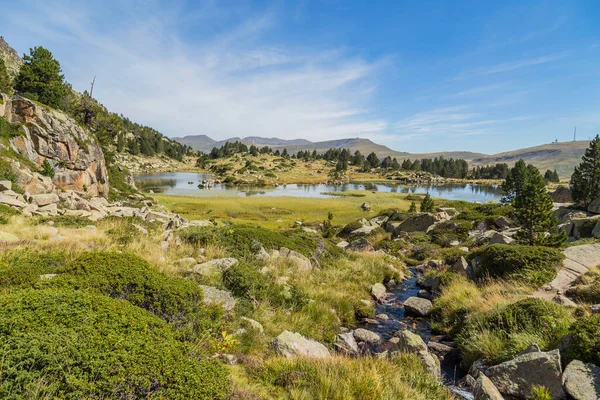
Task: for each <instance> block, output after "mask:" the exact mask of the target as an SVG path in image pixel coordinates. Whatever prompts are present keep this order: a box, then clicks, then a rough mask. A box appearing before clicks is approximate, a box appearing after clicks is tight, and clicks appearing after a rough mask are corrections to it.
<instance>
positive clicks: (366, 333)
mask: <svg viewBox="0 0 600 400" xmlns="http://www.w3.org/2000/svg"><path fill="white" fill-rule="evenodd" d="M353 334H354V338H355V339H356V340H358V341H359V342H366V343H372V344H375V343H379V342H381V336H379V335H378V334H377V333H375V332H372V331H370V330H368V329H363V328H358V329H355V330H354V332H353Z"/></svg>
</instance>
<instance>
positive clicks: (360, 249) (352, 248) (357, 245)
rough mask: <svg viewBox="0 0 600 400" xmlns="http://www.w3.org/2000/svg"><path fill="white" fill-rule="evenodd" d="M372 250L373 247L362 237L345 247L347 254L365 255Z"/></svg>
mask: <svg viewBox="0 0 600 400" xmlns="http://www.w3.org/2000/svg"><path fill="white" fill-rule="evenodd" d="M372 250H373V245H372V244H371V243H370V242H369V241H368V240H367V239H365V238H364V237H363V238H360V239H356V240H353V241H352V242H350V244H349V245H348V246H346V251H349V252H356V253H365V252H368V251H372Z"/></svg>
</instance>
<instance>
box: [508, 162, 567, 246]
mask: <svg viewBox="0 0 600 400" xmlns="http://www.w3.org/2000/svg"><path fill="white" fill-rule="evenodd" d="M536 172H537V173H532V174H531V175H530V176H529V177H528V179H527V181H526V182H525V184H524V185H523V187H522V189H521V190H520V191H519V193H517V194H516V195H515V197H514V200H513V202H512V205H513V209H514V213H515V216H516V217H517V219H518V220H519V222H520V223H521V229H520V230H519V231H518V232H517V234H516V237H517V239H519V240H520V241H522V242H524V243H526V244H529V245H531V246H533V245H541V244H544V242H545V239H546V235H547V234H548V233H549V232H550V231H552V230H553V229H554V228H555V226H556V221H554V220H553V218H552V211H553V210H552V207H553V203H552V199H551V198H550V196H549V195H548V191H547V189H546V183H545V182H544V178H542V175H541V174H540V173H539V172H538V171H537V170H536ZM565 239H566V238H565Z"/></svg>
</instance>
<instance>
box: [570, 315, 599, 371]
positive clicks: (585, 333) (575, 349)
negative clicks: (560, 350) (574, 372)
mask: <svg viewBox="0 0 600 400" xmlns="http://www.w3.org/2000/svg"><path fill="white" fill-rule="evenodd" d="M598 332H600V315H598V314H594V315H591V316H588V317H583V318H580V319H578V320H577V321H575V323H574V324H573V326H572V327H571V333H572V337H571V340H570V342H569V345H568V349H567V357H568V358H569V359H572V360H573V359H577V360H580V361H583V362H591V363H594V364H596V365H600V335H598Z"/></svg>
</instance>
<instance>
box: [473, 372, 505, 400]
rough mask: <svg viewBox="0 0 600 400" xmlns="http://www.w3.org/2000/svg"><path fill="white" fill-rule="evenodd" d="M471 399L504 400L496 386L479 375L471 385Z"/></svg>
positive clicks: (482, 375) (485, 377)
mask: <svg viewBox="0 0 600 400" xmlns="http://www.w3.org/2000/svg"><path fill="white" fill-rule="evenodd" d="M473 397H474V399H475V400H504V397H502V395H501V394H500V392H499V391H498V389H497V388H496V386H494V384H493V383H492V381H490V379H489V378H488V377H487V376H485V375H484V374H479V378H477V380H476V381H475V384H474V385H473Z"/></svg>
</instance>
